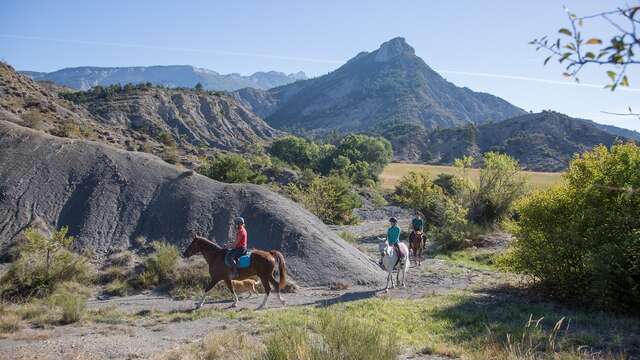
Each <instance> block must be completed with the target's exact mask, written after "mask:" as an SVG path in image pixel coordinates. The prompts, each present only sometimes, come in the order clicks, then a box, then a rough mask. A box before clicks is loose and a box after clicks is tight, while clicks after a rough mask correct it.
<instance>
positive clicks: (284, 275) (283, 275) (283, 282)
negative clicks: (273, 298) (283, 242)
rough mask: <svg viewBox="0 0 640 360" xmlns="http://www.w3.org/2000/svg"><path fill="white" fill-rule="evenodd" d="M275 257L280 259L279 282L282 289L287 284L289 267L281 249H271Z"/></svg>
mask: <svg viewBox="0 0 640 360" xmlns="http://www.w3.org/2000/svg"><path fill="white" fill-rule="evenodd" d="M269 253H270V254H271V255H273V257H275V258H276V260H277V261H278V272H280V281H279V282H278V288H279V289H280V290H282V289H284V286H285V285H286V284H287V267H286V265H285V263H284V256H283V255H282V253H281V252H280V251H277V250H271V251H269Z"/></svg>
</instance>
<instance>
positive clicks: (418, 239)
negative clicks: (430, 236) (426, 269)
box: [409, 230, 427, 266]
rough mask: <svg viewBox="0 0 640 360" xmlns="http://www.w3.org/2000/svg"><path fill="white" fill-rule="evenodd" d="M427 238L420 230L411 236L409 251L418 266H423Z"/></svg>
mask: <svg viewBox="0 0 640 360" xmlns="http://www.w3.org/2000/svg"><path fill="white" fill-rule="evenodd" d="M426 241H427V237H426V236H425V235H424V233H423V232H422V231H420V230H414V231H412V232H411V234H410V235H409V249H410V251H411V254H412V255H413V258H414V259H415V260H416V263H417V264H418V266H420V265H422V250H424V245H425V242H426Z"/></svg>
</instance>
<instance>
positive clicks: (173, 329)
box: [0, 223, 504, 359]
mask: <svg viewBox="0 0 640 360" xmlns="http://www.w3.org/2000/svg"><path fill="white" fill-rule="evenodd" d="M381 226H385V225H384V224H383V223H376V224H365V225H362V226H361V229H365V230H364V231H362V232H356V233H357V234H358V235H359V236H362V237H363V238H364V239H363V242H361V243H360V244H359V247H360V248H361V249H362V250H363V251H365V252H367V253H369V254H371V255H372V257H375V247H376V243H375V240H373V239H375V237H374V235H372V234H375V232H376V231H379V229H380V227H381ZM376 227H377V228H378V230H373V229H374V228H376ZM336 230H339V229H336ZM350 231H354V229H353V228H352V229H350ZM354 232H355V231H354ZM501 276H502V275H500V274H497V273H493V272H490V271H481V270H477V269H471V268H467V267H464V266H461V265H457V264H453V263H451V262H449V261H446V260H440V259H433V258H429V259H426V260H425V261H424V262H423V263H422V266H421V267H417V266H416V265H415V264H414V265H412V267H411V269H410V272H409V274H408V278H407V279H408V280H407V287H406V288H397V289H392V290H390V291H389V293H385V292H384V291H382V289H381V288H380V287H366V286H356V287H350V288H347V289H342V290H332V289H330V288H328V287H305V288H300V289H298V291H297V292H296V293H290V294H283V297H284V299H285V300H286V301H287V306H288V307H293V306H319V307H321V306H328V305H331V304H335V303H344V302H349V301H357V300H363V299H368V298H375V297H393V298H410V299H418V298H422V297H424V296H429V295H432V294H442V293H446V292H449V291H453V290H457V289H471V288H476V287H477V288H479V287H485V286H491V285H497V284H499V283H501V282H504V280H503V279H502V278H501ZM262 296H263V295H262V294H260V295H259V296H253V297H251V298H247V299H241V300H240V303H239V306H238V308H236V309H230V308H229V306H230V305H231V299H230V298H229V299H228V300H222V301H219V300H218V301H214V300H208V301H207V302H206V303H205V305H204V309H209V310H210V309H212V308H214V309H220V310H222V311H228V312H235V313H237V316H234V319H231V317H229V316H212V317H207V318H202V319H198V320H185V321H177V322H170V321H168V320H167V321H158V320H157V319H156V320H154V321H151V320H136V321H133V322H130V323H124V324H117V325H110V324H99V323H89V324H83V325H68V326H58V327H55V328H53V329H25V330H23V331H21V332H19V333H17V334H15V335H14V336H12V337H11V338H7V339H2V340H0V358H2V359H4V358H7V359H84V358H87V359H134V358H148V357H150V356H152V355H153V354H157V353H159V352H163V351H166V350H168V349H171V348H174V347H176V346H179V345H181V344H185V343H190V342H195V341H199V340H201V339H202V338H203V337H204V336H205V335H207V334H208V333H210V332H212V331H216V330H221V329H237V330H240V331H243V332H245V331H246V332H248V333H250V334H251V333H252V332H254V331H255V330H252V329H253V328H255V326H254V324H255V323H253V322H252V320H251V319H249V317H243V316H242V314H243V313H244V312H246V309H255V308H256V307H257V306H258V305H259V304H260V302H261V301H262ZM194 305H195V301H193V300H188V301H176V300H173V299H171V298H169V297H166V296H159V295H155V294H152V293H149V294H141V295H135V296H127V297H116V298H111V299H106V300H99V299H92V300H90V301H89V302H88V305H87V306H88V308H89V309H100V308H107V307H115V308H117V309H119V310H121V311H124V312H127V313H129V314H136V313H140V312H163V313H167V312H178V313H184V314H185V315H186V314H189V313H190V312H191V311H192V309H193V307H194ZM268 307H269V309H267V310H263V311H279V310H278V309H282V305H281V304H280V302H279V301H278V299H277V297H276V296H275V295H273V294H272V296H271V297H270V299H269V303H268ZM402 358H403V359H440V358H439V357H437V356H433V355H420V354H415V353H411V354H405V355H403V356H402Z"/></svg>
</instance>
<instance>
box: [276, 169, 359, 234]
mask: <svg viewBox="0 0 640 360" xmlns="http://www.w3.org/2000/svg"><path fill="white" fill-rule="evenodd" d="M287 189H288V191H289V193H290V194H291V196H292V197H293V199H294V200H296V201H297V202H299V203H301V204H302V205H303V206H304V207H305V208H307V209H308V210H309V211H311V212H312V213H314V214H315V215H316V216H317V217H319V218H320V219H321V220H322V221H323V222H324V223H326V224H352V223H355V222H356V221H357V218H356V217H355V215H354V214H353V209H355V208H357V207H360V206H362V201H361V200H360V198H359V197H358V195H357V194H356V193H355V192H353V190H351V184H350V182H349V180H348V179H346V178H345V177H342V176H337V175H331V176H327V177H315V178H313V179H312V180H311V181H310V183H309V184H308V185H307V186H304V185H297V184H290V185H288V187H287Z"/></svg>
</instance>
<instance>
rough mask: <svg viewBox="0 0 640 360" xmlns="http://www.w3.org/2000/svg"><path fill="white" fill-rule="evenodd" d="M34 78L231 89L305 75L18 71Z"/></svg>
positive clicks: (84, 86) (140, 69)
mask: <svg viewBox="0 0 640 360" xmlns="http://www.w3.org/2000/svg"><path fill="white" fill-rule="evenodd" d="M21 73H23V74H25V75H27V76H29V77H31V78H32V79H33V80H37V81H51V82H54V83H56V84H58V85H62V86H66V87H69V88H72V89H76V90H89V89H91V88H92V87H94V86H98V85H100V86H109V85H114V84H120V85H125V84H128V83H131V84H140V83H147V82H149V83H151V84H153V85H161V86H166V87H171V88H174V87H187V88H192V87H194V86H195V85H196V84H197V83H200V84H202V85H203V86H204V88H205V89H207V90H224V91H233V90H238V89H242V88H245V87H253V88H257V89H270V88H273V87H276V86H281V85H285V84H289V83H292V82H295V81H298V80H304V79H306V78H307V76H306V74H305V73H304V72H302V71H300V72H297V73H292V74H285V73H282V72H278V71H266V72H265V71H261V72H256V73H253V74H251V75H247V76H245V75H240V74H237V73H232V74H220V73H218V72H215V71H213V70H209V69H203V68H198V67H195V66H191V65H162V66H160V65H158V66H131V67H97V66H81V67H74V68H64V69H60V70H58V71H53V72H49V73H45V72H37V71H21Z"/></svg>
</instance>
